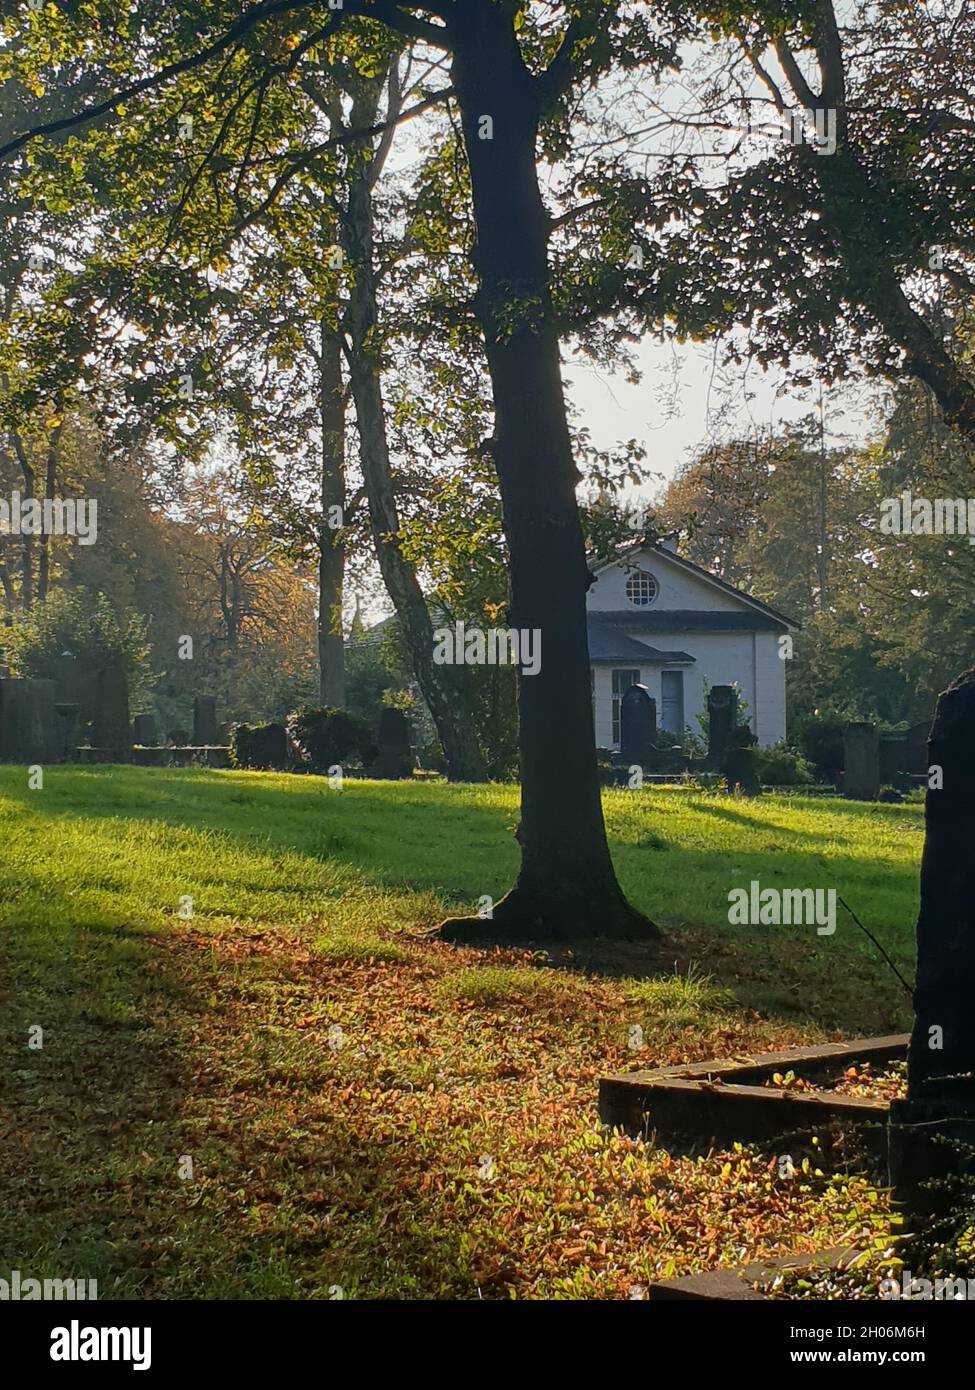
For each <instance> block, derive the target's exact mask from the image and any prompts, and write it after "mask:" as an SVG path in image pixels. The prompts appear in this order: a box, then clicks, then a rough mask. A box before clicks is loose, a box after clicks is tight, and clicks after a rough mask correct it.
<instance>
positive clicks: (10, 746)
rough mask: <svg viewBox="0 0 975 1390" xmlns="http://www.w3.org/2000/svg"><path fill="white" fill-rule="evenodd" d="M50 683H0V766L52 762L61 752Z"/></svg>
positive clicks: (53, 686) (28, 681) (55, 688)
mask: <svg viewBox="0 0 975 1390" xmlns="http://www.w3.org/2000/svg"><path fill="white" fill-rule="evenodd" d="M56 690H57V686H56V682H55V681H53V680H13V679H9V678H5V679H3V680H0V763H40V764H42V765H43V764H45V763H55V762H59V761H60V760H61V757H62V753H63V743H62V734H61V722H60V720H59V719H58V715H57V710H56V708H55V699H54V697H55V694H56Z"/></svg>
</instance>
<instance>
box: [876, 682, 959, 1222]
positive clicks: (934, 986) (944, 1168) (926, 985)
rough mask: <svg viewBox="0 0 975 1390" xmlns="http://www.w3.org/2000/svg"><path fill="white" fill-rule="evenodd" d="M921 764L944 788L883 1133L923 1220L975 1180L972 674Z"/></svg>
mask: <svg viewBox="0 0 975 1390" xmlns="http://www.w3.org/2000/svg"><path fill="white" fill-rule="evenodd" d="M927 761H928V765H929V767H938V768H940V769H941V781H942V785H941V786H940V787H931V786H929V788H928V790H927V793H926V800H925V813H924V814H925V837H924V852H923V856H922V859H921V905H920V911H919V913H918V919H917V983H916V986H915V990H914V1028H913V1031H912V1033H911V1043H910V1047H909V1049H908V1056H907V1098H906V1099H905V1100H900V1101H895V1102H893V1103H892V1105H891V1112H890V1114H891V1123H890V1131H889V1137H890V1171H891V1181H892V1183H893V1186H894V1190H895V1194H896V1195H897V1196H898V1198H899V1199H900V1200H901V1201H902V1202H903V1203H904V1204H905V1206H906V1207H907V1209H908V1211H909V1213H910V1214H911V1216H913V1217H915V1218H921V1219H923V1218H925V1217H926V1216H928V1215H937V1214H940V1213H943V1212H945V1211H946V1210H947V1209H948V1207H949V1206H950V1203H951V1201H952V1196H953V1193H952V1183H953V1182H957V1180H958V1176H959V1175H960V1174H966V1175H967V1181H968V1183H969V1184H971V1182H972V1179H973V1177H975V1027H973V1024H972V1020H973V1005H975V855H973V853H972V847H973V845H975V670H971V671H967V672H966V673H965V674H964V675H962V676H959V677H958V679H957V680H956V681H955V682H954V683H953V684H952V685H951V686H949V687H948V689H947V690H946V691H945V692H944V694H943V695H942V696H941V697H940V699H939V700H938V706H937V710H936V713H935V716H934V724H933V726H932V728H931V737H930V741H929V744H928V754H927ZM932 1182H934V1183H935V1184H936V1185H935V1186H930V1185H929V1184H931V1183H932ZM968 1192H969V1194H970V1192H971V1187H970V1186H969V1187H968ZM954 1195H956V1196H957V1192H955V1194H954ZM968 1200H969V1201H970V1200H971V1198H970V1195H969V1196H968Z"/></svg>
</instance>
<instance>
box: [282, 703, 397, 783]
mask: <svg viewBox="0 0 975 1390" xmlns="http://www.w3.org/2000/svg"><path fill="white" fill-rule="evenodd" d="M288 733H289V734H290V735H291V738H292V741H293V742H294V745H295V747H296V749H297V750H298V755H299V757H300V759H301V762H302V763H303V764H304V766H305V767H307V768H308V769H310V770H311V771H312V772H323V773H324V772H327V771H328V769H329V768H330V767H334V766H336V765H340V766H341V765H348V764H349V763H350V762H351V763H358V764H359V765H361V766H368V764H369V763H371V762H373V761H375V758H376V755H377V753H378V751H379V750H378V748H377V746H376V740H375V738H374V737H373V733H372V730H371V729H370V727H369V725H368V724H367V723H366V721H365V720H364V719H360V718H359V717H358V716H357V715H355V714H349V712H348V711H347V710H344V709H309V708H308V707H307V706H306V707H305V708H303V709H299V710H295V712H294V713H293V714H289V715H288Z"/></svg>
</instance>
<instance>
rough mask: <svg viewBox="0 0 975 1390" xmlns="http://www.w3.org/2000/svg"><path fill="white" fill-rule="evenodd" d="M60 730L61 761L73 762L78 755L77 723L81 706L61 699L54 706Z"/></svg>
mask: <svg viewBox="0 0 975 1390" xmlns="http://www.w3.org/2000/svg"><path fill="white" fill-rule="evenodd" d="M54 708H55V710H56V711H57V716H58V722H59V724H60V730H61V761H62V762H66V763H73V762H75V761H76V759H77V757H78V724H79V721H80V718H81V706H80V705H77V704H73V703H72V702H70V701H62V702H59V703H58V704H56V705H55V706H54Z"/></svg>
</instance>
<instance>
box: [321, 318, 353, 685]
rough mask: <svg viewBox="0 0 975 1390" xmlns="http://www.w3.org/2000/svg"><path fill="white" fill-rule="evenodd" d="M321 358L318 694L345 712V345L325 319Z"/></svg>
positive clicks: (322, 329) (322, 328) (322, 332)
mask: <svg viewBox="0 0 975 1390" xmlns="http://www.w3.org/2000/svg"><path fill="white" fill-rule="evenodd" d="M320 351H321V357H320V389H321V404H320V409H321V421H322V471H321V505H322V520H321V526H320V528H319V550H318V690H319V699H320V700H321V703H322V706H323V707H324V708H326V709H344V708H345V638H344V635H343V631H342V606H343V600H344V593H345V542H344V541H343V539H342V531H341V529H336V528H335V527H334V526H332V525H330V521H331V520H332V519H333V516H334V513H333V510H332V509H333V508H336V507H337V508H338V509H339V514H340V516H341V518H342V525H343V526H344V524H345V506H346V495H345V394H344V390H343V386H342V344H341V340H340V338H339V335H338V333H337V332H336V331H335V329H334V328H333V327H332V326H331V325H329V324H328V322H327V321H326V320H324V319H323V320H322V325H321V348H320Z"/></svg>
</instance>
